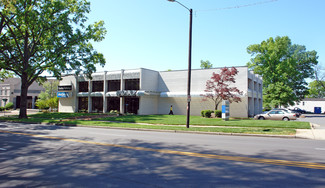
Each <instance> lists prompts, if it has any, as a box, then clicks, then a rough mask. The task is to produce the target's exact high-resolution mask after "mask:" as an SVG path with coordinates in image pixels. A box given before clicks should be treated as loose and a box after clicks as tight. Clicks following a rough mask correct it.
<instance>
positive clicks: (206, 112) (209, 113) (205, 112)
mask: <svg viewBox="0 0 325 188" xmlns="http://www.w3.org/2000/svg"><path fill="white" fill-rule="evenodd" d="M212 112H213V111H212V110H205V111H204V117H206V118H210V117H211V113H212Z"/></svg>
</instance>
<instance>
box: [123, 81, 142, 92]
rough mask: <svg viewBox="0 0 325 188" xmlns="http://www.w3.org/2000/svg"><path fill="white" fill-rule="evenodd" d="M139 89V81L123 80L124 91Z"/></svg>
mask: <svg viewBox="0 0 325 188" xmlns="http://www.w3.org/2000/svg"><path fill="white" fill-rule="evenodd" d="M139 89H140V79H126V80H125V90H139Z"/></svg>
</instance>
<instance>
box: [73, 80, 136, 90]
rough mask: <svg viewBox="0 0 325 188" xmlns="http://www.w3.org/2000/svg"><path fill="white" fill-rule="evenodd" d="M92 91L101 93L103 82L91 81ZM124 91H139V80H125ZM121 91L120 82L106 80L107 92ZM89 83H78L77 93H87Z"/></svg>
mask: <svg viewBox="0 0 325 188" xmlns="http://www.w3.org/2000/svg"><path fill="white" fill-rule="evenodd" d="M91 84H92V91H91V92H102V91H104V81H92V82H91ZM124 89H125V90H139V89H140V80H139V79H126V80H125V88H124ZM118 90H121V80H108V81H107V91H118ZM88 91H89V82H88V81H85V82H79V92H88Z"/></svg>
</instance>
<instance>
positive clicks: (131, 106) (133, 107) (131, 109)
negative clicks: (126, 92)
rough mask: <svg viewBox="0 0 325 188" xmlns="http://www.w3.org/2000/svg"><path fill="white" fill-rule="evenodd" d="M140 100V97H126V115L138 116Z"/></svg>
mask: <svg viewBox="0 0 325 188" xmlns="http://www.w3.org/2000/svg"><path fill="white" fill-rule="evenodd" d="M138 110H139V98H138V97H125V104H124V111H125V113H132V114H138Z"/></svg>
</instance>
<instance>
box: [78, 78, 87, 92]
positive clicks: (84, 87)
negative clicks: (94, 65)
mask: <svg viewBox="0 0 325 188" xmlns="http://www.w3.org/2000/svg"><path fill="white" fill-rule="evenodd" d="M79 92H88V82H87V81H85V82H79Z"/></svg>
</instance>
